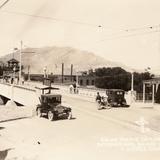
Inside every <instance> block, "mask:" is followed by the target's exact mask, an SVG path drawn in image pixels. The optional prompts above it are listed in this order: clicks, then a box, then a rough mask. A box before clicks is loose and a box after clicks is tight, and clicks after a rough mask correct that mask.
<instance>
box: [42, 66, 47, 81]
mask: <svg viewBox="0 0 160 160" xmlns="http://www.w3.org/2000/svg"><path fill="white" fill-rule="evenodd" d="M43 71H44V78H46V72H47V67H46V66H45V67H44V69H43Z"/></svg>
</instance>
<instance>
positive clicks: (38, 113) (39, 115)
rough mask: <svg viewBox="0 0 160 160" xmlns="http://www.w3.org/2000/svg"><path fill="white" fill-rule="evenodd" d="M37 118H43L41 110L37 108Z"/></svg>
mask: <svg viewBox="0 0 160 160" xmlns="http://www.w3.org/2000/svg"><path fill="white" fill-rule="evenodd" d="M37 117H39V118H40V117H42V113H41V109H40V108H37Z"/></svg>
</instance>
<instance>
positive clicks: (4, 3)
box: [0, 0, 10, 9]
mask: <svg viewBox="0 0 160 160" xmlns="http://www.w3.org/2000/svg"><path fill="white" fill-rule="evenodd" d="M9 1H10V0H6V1H5V2H3V3H2V4H1V5H0V9H1V8H3V7H4V6H5V5H6V4H7V3H8V2H9Z"/></svg>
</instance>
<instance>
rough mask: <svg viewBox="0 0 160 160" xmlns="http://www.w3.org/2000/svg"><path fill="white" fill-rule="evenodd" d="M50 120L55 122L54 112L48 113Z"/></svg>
mask: <svg viewBox="0 0 160 160" xmlns="http://www.w3.org/2000/svg"><path fill="white" fill-rule="evenodd" d="M48 119H49V120H50V121H53V119H54V113H53V112H52V111H49V112H48Z"/></svg>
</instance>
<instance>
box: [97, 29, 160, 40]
mask: <svg viewBox="0 0 160 160" xmlns="http://www.w3.org/2000/svg"><path fill="white" fill-rule="evenodd" d="M156 32H160V30H155V31H150V32H149V31H147V32H142V33H132V34H129V35H116V34H115V37H112V36H114V34H112V35H110V37H109V38H108V37H107V38H105V39H102V40H100V41H97V43H100V42H104V41H106V40H113V39H119V38H127V37H133V36H140V35H146V34H152V33H156Z"/></svg>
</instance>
